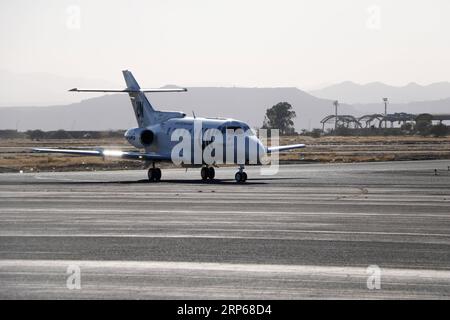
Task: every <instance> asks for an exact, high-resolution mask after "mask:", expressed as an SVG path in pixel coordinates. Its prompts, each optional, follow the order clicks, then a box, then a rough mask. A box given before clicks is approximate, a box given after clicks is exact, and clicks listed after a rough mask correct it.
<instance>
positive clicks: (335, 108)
mask: <svg viewBox="0 0 450 320" xmlns="http://www.w3.org/2000/svg"><path fill="white" fill-rule="evenodd" d="M333 105H334V115H335V117H334V134H336V129H337V121H338V106H339V101H337V100H335V101H334V102H333Z"/></svg>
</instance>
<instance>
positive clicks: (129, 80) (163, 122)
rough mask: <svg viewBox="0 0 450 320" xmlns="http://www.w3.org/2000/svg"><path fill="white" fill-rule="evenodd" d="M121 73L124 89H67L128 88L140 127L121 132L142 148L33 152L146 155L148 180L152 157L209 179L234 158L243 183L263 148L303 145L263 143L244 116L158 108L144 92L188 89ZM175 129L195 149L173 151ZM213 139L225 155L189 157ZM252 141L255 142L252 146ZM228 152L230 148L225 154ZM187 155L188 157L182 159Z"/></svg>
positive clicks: (153, 173)
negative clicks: (146, 85)
mask: <svg viewBox="0 0 450 320" xmlns="http://www.w3.org/2000/svg"><path fill="white" fill-rule="evenodd" d="M122 73H123V76H124V78H125V83H126V85H127V88H126V89H122V90H120V89H119V90H114V89H78V88H74V89H71V90H69V91H74V92H115V93H118V92H121V93H128V94H129V96H130V99H131V104H132V106H133V109H134V113H135V116H136V120H137V123H138V126H139V127H137V128H132V129H129V130H127V131H126V132H125V138H126V139H127V141H128V142H129V143H130V144H131V145H132V146H133V147H135V148H138V149H144V152H131V151H119V150H106V149H97V150H80V149H48V148H35V149H33V150H34V151H35V152H43V153H63V154H74V155H82V156H97V157H116V158H121V159H130V160H139V161H145V163H146V164H148V165H149V166H150V168H149V170H148V179H149V181H152V182H153V181H155V182H156V181H160V179H161V169H160V168H157V167H156V166H155V163H160V162H173V163H176V164H180V165H181V166H183V167H201V177H202V180H203V181H206V180H208V179H210V180H212V179H214V176H215V170H214V167H217V166H218V163H220V164H222V163H227V164H228V163H233V164H237V165H238V166H239V171H238V172H237V173H236V174H235V180H236V182H241V183H242V182H245V181H246V180H247V174H246V173H245V172H244V166H245V165H246V164H257V165H258V164H259V165H260V164H261V163H262V160H261V159H262V158H263V157H264V156H265V155H266V154H270V153H274V152H281V151H285V150H291V149H297V148H304V147H305V145H304V144H294V145H287V146H274V147H267V148H266V147H264V146H263V144H262V143H261V141H260V140H259V139H258V138H257V137H256V135H255V134H254V133H253V131H252V130H251V129H250V127H249V126H248V125H247V124H246V123H245V122H242V121H238V120H234V119H218V118H199V117H195V115H194V116H193V117H188V116H186V114H185V113H183V112H172V111H157V110H155V109H154V108H153V106H152V105H151V104H150V102H149V100H148V99H147V97H146V95H145V93H146V92H185V91H187V89H185V88H175V89H141V88H140V86H139V84H138V83H137V81H136V80H135V78H134V77H133V75H132V73H131V72H130V71H128V70H124V71H122ZM196 123H201V129H200V130H201V131H200V134H197V133H196V132H195V131H196V129H197V128H196ZM208 130H215V131H213V134H212V135H211V134H209V135H208V134H207V132H208ZM230 130H232V131H234V132H237V134H236V135H237V136H239V135H244V132H245V138H244V140H241V141H244V146H243V149H239V148H238V146H237V145H234V141H235V140H236V139H237V138H238V137H236V136H230V137H228V136H227V135H229V133H230V132H232V131H230ZM178 131H182V132H183V133H188V134H190V135H189V137H191V138H190V139H189V140H190V141H191V142H192V145H193V149H194V152H190V151H191V150H182V151H181V152H175V153H174V152H173V151H174V148H175V147H176V146H177V145H178V144H179V143H180V140H181V139H180V137H183V140H184V136H183V135H174V133H176V132H178ZM197 131H198V130H197ZM217 133H222V134H223V135H224V140H222V141H215V139H216V137H217V136H216V135H215V134H217ZM174 136H175V138H174ZM208 136H209V138H208ZM212 137H214V138H212ZM230 139H231V142H232V145H233V146H232V148H231V151H230V149H227V147H226V144H227V143H228V142H230ZM214 142H215V143H216V151H212V154H214V153H217V155H218V156H219V157H220V158H222V157H223V159H225V158H226V159H227V160H226V161H214V162H212V163H211V161H209V162H208V161H205V157H204V154H203V153H200V154H201V156H200V160H199V159H198V157H197V159H194V158H195V153H196V150H195V149H196V146H197V147H198V149H200V150H201V151H204V150H205V148H207V147H208V145H212V144H213V143H214ZM218 145H219V146H222V147H223V150H219V149H221V147H219V148H217V146H218ZM251 145H253V146H256V147H254V148H252V147H251ZM240 150H243V152H240V153H241V155H242V156H241V155H240V154H239V151H240ZM217 151H223V154H222V155H220V152H217ZM230 153H232V154H231V155H230ZM183 156H184V157H183ZM186 157H187V158H188V159H187V161H186ZM230 159H231V161H230ZM189 160H191V161H189ZM216 160H217V159H216Z"/></svg>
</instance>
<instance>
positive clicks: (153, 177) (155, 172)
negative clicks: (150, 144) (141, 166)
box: [148, 164, 161, 182]
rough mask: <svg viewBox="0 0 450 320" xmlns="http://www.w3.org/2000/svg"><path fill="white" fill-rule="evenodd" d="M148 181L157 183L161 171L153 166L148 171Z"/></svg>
mask: <svg viewBox="0 0 450 320" xmlns="http://www.w3.org/2000/svg"><path fill="white" fill-rule="evenodd" d="M148 180H149V181H150V182H159V181H160V180H161V169H160V168H155V164H153V167H151V168H150V169H148Z"/></svg>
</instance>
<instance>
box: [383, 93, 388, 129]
mask: <svg viewBox="0 0 450 320" xmlns="http://www.w3.org/2000/svg"><path fill="white" fill-rule="evenodd" d="M383 101H384V127H385V128H387V105H388V98H383Z"/></svg>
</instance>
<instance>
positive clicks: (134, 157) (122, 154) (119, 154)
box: [33, 148, 170, 161]
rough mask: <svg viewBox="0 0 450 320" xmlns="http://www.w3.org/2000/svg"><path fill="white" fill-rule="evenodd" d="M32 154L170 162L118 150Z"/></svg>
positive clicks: (50, 150)
mask: <svg viewBox="0 0 450 320" xmlns="http://www.w3.org/2000/svg"><path fill="white" fill-rule="evenodd" d="M33 151H34V152H40V153H61V154H74V155H80V156H97V157H105V158H109V157H112V158H121V159H129V160H142V161H146V160H147V161H164V160H170V159H167V158H166V157H163V156H160V155H157V154H153V153H143V152H129V151H120V150H104V149H99V150H81V149H47V148H34V149H33Z"/></svg>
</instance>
